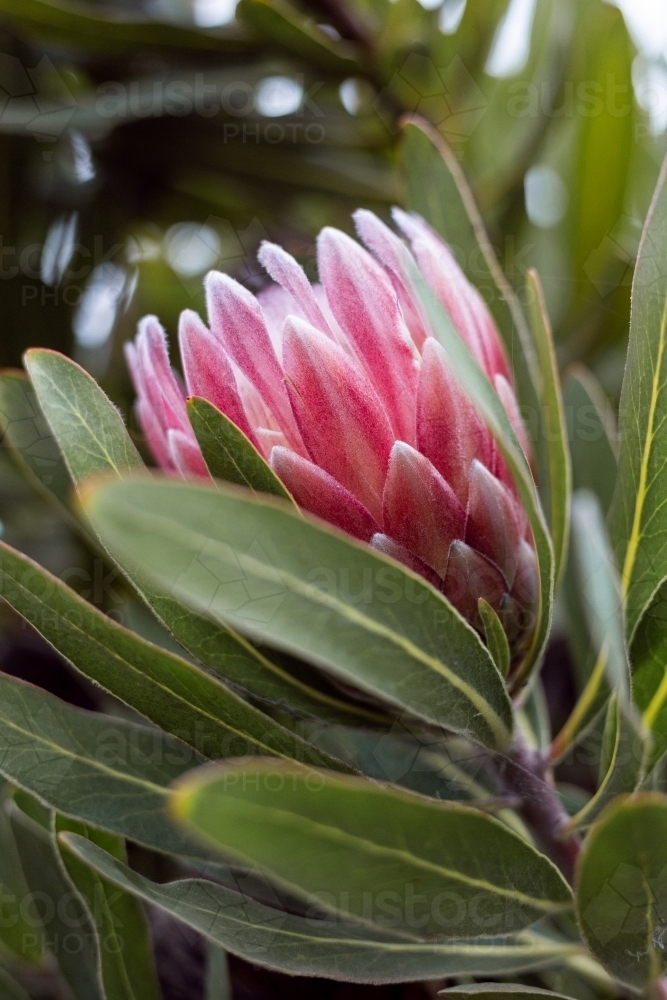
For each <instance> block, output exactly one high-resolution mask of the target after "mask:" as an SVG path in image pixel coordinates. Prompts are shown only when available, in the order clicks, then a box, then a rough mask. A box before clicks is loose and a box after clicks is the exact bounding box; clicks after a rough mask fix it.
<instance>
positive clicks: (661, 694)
mask: <svg viewBox="0 0 667 1000" xmlns="http://www.w3.org/2000/svg"><path fill="white" fill-rule="evenodd" d="M630 656H631V661H632V667H633V675H632V694H633V699H634V702H635V704H636V705H637V707H638V708H639V710H640V711H641V713H642V718H643V720H644V725H645V726H646V727H647V728H648V729H650V730H651V734H652V737H653V744H654V746H653V756H654V758H655V759H656V760H658V759H660V757H662V756H663V755H664V753H665V750H667V585H666V584H663V585H662V586H661V587H660V589H659V591H658V593H657V594H656V596H655V598H654V600H653V602H652V604H651V606H650V608H649V609H648V611H647V612H646V614H645V615H644V617H643V618H642V620H641V621H640V623H639V625H638V627H637V631H636V632H635V638H634V641H633V643H632V648H631V650H630Z"/></svg>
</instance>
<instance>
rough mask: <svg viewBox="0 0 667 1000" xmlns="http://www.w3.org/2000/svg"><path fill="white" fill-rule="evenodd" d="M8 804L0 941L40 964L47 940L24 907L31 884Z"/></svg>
mask: <svg viewBox="0 0 667 1000" xmlns="http://www.w3.org/2000/svg"><path fill="white" fill-rule="evenodd" d="M6 796H7V786H5V787H4V788H3V789H2V798H3V800H4V799H5V798H6ZM6 806H7V803H6V801H3V804H2V807H0V892H1V893H2V900H1V905H0V943H1V945H2V952H3V953H4V954H5V956H6V957H10V956H11V955H14V956H16V958H18V959H20V960H21V962H24V963H27V964H29V965H35V966H39V965H41V964H42V962H43V959H44V941H42V940H40V938H39V936H38V935H36V934H35V928H34V927H33V926H31V924H32V921H31V923H28V921H27V920H26V918H25V909H24V908H23V909H22V903H23V900H24V899H25V897H26V896H27V894H28V886H27V885H26V881H25V878H24V876H23V872H22V870H21V864H20V861H19V856H18V850H17V847H16V841H15V840H14V834H13V832H12V827H11V823H10V820H9V816H8V814H7V808H6ZM1 982H2V980H0V983H1ZM1 996H2V993H1V992H0V997H1Z"/></svg>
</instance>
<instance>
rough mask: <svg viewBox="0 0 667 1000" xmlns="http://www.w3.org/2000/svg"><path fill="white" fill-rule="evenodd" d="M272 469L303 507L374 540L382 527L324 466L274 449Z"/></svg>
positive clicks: (309, 511) (290, 452)
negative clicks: (374, 535) (322, 467)
mask: <svg viewBox="0 0 667 1000" xmlns="http://www.w3.org/2000/svg"><path fill="white" fill-rule="evenodd" d="M271 468H272V469H273V471H274V472H275V474H276V475H277V476H278V478H279V479H280V480H282V482H283V483H284V484H285V486H286V488H287V489H288V490H289V492H290V493H291V494H292V496H293V497H294V499H295V501H296V503H297V505H298V506H299V507H301V509H302V510H306V511H308V513H310V514H314V515H315V516H316V517H321V518H322V520H323V521H328V522H329V524H333V525H335V527H337V528H340V529H341V531H346V532H347V533H348V535H353V536H354V537H355V538H360V539H361V540H362V542H370V540H371V537H372V536H373V534H375V532H376V531H379V530H380V526H379V524H378V523H377V521H376V520H375V518H374V517H373V516H372V515H371V514H370V512H369V511H368V510H367V509H366V508H365V507H364V505H363V504H362V503H360V502H359V500H357V498H356V497H355V496H353V495H352V494H351V493H350V491H349V490H346V489H345V487H344V486H341V484H340V483H339V482H338V481H337V480H336V479H334V478H333V476H330V475H329V473H328V472H325V471H324V469H320V468H319V466H317V465H314V464H313V463H312V462H309V461H308V459H307V458H301V457H300V456H299V455H297V454H295V453H294V452H293V451H289V450H288V449H287V448H274V449H273V451H272V452H271Z"/></svg>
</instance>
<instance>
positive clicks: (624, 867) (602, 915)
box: [576, 792, 667, 990]
mask: <svg viewBox="0 0 667 1000" xmlns="http://www.w3.org/2000/svg"><path fill="white" fill-rule="evenodd" d="M666 872H667V797H665V796H664V795H661V794H658V793H656V792H654V793H643V794H640V795H636V796H632V797H625V798H623V799H619V800H618V801H616V802H614V803H613V804H612V805H611V806H610V807H609V808H608V809H607V811H606V812H605V813H604V814H603V816H602V817H601V818H600V821H599V822H598V823H597V824H596V826H595V827H594V828H593V829H592V830H591V832H590V834H589V835H588V837H587V839H586V841H585V844H584V850H583V853H582V856H581V858H580V861H579V865H578V872H577V891H576V900H577V913H578V917H579V923H580V926H581V929H582V932H583V935H584V937H585V939H586V941H587V943H588V945H589V947H590V949H591V951H592V952H593V954H594V955H595V956H596V957H597V958H598V959H599V960H600V961H601V962H602V964H603V965H604V966H605V967H606V968H607V969H608V970H609V972H610V973H611V974H612V975H613V976H614V977H615V978H616V979H619V980H620V981H621V982H623V983H626V984H627V985H628V986H630V987H632V988H634V989H638V990H645V989H647V988H648V986H649V985H650V984H651V983H653V982H655V980H657V979H658V978H659V977H660V976H663V975H664V974H665V971H666V970H667V952H666V951H665V949H664V945H663V937H664V933H665V932H664V924H665V910H666V909H667V879H666V877H665V874H666Z"/></svg>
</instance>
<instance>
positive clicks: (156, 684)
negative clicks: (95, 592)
mask: <svg viewBox="0 0 667 1000" xmlns="http://www.w3.org/2000/svg"><path fill="white" fill-rule="evenodd" d="M2 576H7V573H6V571H5V570H2V569H0V577H2ZM9 580H11V582H12V583H13V584H14V585H15V586H17V587H19V589H21V590H24V591H26V592H27V593H28V594H29V595H30V597H31V598H33V600H35V601H37V603H38V604H39V605H40V606H41V607H43V608H45V609H46V610H47V611H49V612H50V613H51V614H54V615H56V617H57V619H58V620H59V621H62V622H64V623H65V625H66V626H67V627H68V628H69V629H71V630H72V631H75V632H76V633H77V634H79V635H81V636H83V637H84V639H85V640H86V641H88V642H91V643H93V644H94V645H96V646H99V647H100V648H101V649H102V650H104V651H105V653H107V654H110V655H111V656H112V657H113V659H115V660H116V661H118V663H120V664H122V665H123V666H124V667H126V668H127V669H129V670H130V671H132V672H133V673H134V674H135V675H136V676H138V677H139V678H141V679H142V680H144V681H146V682H147V683H148V684H149V685H151V686H153V687H155V688H157V689H158V690H160V691H162V692H163V693H166V694H168V695H170V696H171V697H172V698H174V699H176V700H177V701H179V702H180V703H181V704H182V705H185V706H186V707H187V708H189V709H191V710H192V711H193V712H195V713H196V714H197V715H199V716H201V717H203V718H204V719H208V720H209V721H210V722H213V723H215V724H216V725H217V726H220V728H221V729H223V730H227V731H228V732H230V733H234V734H235V735H236V736H240V737H242V738H244V739H251V740H252V742H253V743H254V744H255V745H256V746H257V747H261V748H262V749H263V750H266V751H267V753H268V754H269V756H271V757H281V758H282V759H283V760H287V761H289V762H293V760H294V758H293V757H290V756H289V755H286V754H284V753H281V752H280V751H278V750H275V749H273V748H271V747H269V746H267V745H266V744H265V743H262V742H261V741H260V740H258V739H257V738H256V737H255V736H252V735H251V734H250V733H248V732H243V730H240V729H236V728H234V726H232V725H230V724H229V723H226V722H224V721H223V720H222V719H219V718H218V717H217V716H215V715H211V714H210V713H209V712H207V711H205V710H204V709H203V708H201V707H198V706H196V705H193V703H192V702H190V701H187V699H186V698H184V697H183V696H182V695H180V694H178V693H177V692H176V691H174V689H173V688H169V687H167V686H166V685H165V684H163V683H162V682H160V681H158V680H156V679H155V678H154V677H150V676H149V675H148V674H146V673H144V672H143V671H141V670H140V669H139V668H138V667H136V666H135V665H134V664H133V663H130V661H129V660H126V659H124V658H123V657H122V656H121V655H120V653H117V652H116V651H115V650H114V649H111V648H110V647H109V646H107V645H105V644H104V643H103V642H101V641H100V640H99V639H96V638H94V637H93V636H91V635H90V634H89V633H87V632H84V631H83V629H81V628H79V627H78V626H77V625H75V624H74V622H71V621H69V619H67V618H65V617H64V616H63V615H62V614H61V613H60V612H58V611H55V610H54V609H53V608H52V607H51V606H50V605H48V604H46V603H45V602H44V601H42V600H41V598H39V597H38V596H37V595H36V594H33V592H32V591H30V590H28V589H27V587H24V586H23V584H20V583H18V582H17V581H16V580H15V579H14V578H13V577H9ZM85 611H86V612H88V611H89V609H88V608H86V609H85ZM96 613H97V612H95V610H94V609H93V611H92V614H96ZM50 645H52V643H50ZM165 655H166V656H167V657H169V658H170V654H169V653H165ZM173 662H174V663H175V665H176V666H177V667H182V666H187V661H186V660H182V661H179V660H176V659H175V658H174V660H173ZM74 666H75V667H76V664H74ZM76 669H77V670H80V668H78V667H76ZM80 672H81V673H83V674H84V676H88V675H87V674H85V671H80ZM198 679H203V680H204V682H209V678H208V677H207V675H206V674H205V673H204V672H203V671H201V672H198ZM98 683H100V684H101V685H102V687H106V685H104V684H102V682H101V681H99V682H98ZM214 683H215V682H214ZM106 690H108V691H109V688H108V687H106ZM224 690H225V691H226V689H224ZM110 693H111V694H113V695H114V697H117V698H121V700H124V699H123V698H122V696H121V695H119V694H118V693H117V692H112V691H110ZM216 693H217V692H216ZM229 695H230V697H231V698H234V697H235V696H234V695H233V694H232V693H231V692H229ZM239 701H240V699H239ZM130 707H132V706H130ZM241 707H242V708H245V709H247V710H248V711H251V709H250V706H248V705H245V704H244V703H241ZM141 714H142V715H143V714H144V713H143V712H142V713H141ZM270 721H271V720H268V719H267V722H270ZM273 724H274V725H275V726H276V729H278V725H277V724H276V723H273ZM285 732H286V733H287V731H285ZM279 735H283V734H282V733H281V734H279ZM287 735H289V736H290V737H292V738H293V739H297V740H298V736H296V735H294V734H289V733H287Z"/></svg>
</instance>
